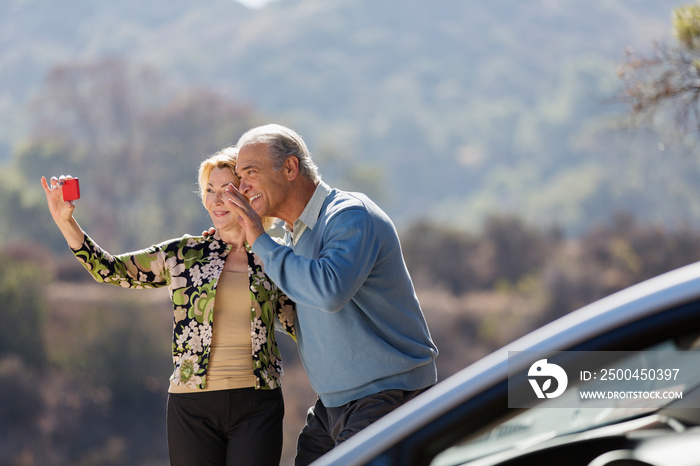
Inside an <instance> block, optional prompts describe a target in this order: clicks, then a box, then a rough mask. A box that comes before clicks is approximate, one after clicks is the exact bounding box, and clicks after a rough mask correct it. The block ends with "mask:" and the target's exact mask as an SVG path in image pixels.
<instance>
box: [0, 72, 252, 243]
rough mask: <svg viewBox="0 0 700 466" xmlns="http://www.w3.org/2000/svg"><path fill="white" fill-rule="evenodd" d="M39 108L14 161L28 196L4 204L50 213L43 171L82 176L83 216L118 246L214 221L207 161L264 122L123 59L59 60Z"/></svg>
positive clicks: (101, 237)
mask: <svg viewBox="0 0 700 466" xmlns="http://www.w3.org/2000/svg"><path fill="white" fill-rule="evenodd" d="M31 110H32V122H33V124H32V131H31V134H30V138H29V141H27V142H26V143H25V144H24V145H23V146H22V147H21V148H19V149H18V150H17V152H16V157H15V160H14V164H13V167H12V169H13V170H15V171H16V172H17V173H18V178H19V179H20V180H21V181H18V182H15V184H14V185H13V188H12V189H14V190H17V191H18V192H20V193H21V195H20V196H19V197H20V199H16V202H15V203H13V204H12V205H11V206H6V207H4V208H3V210H5V211H7V210H11V209H20V210H26V209H30V208H32V207H34V206H37V205H41V207H42V208H43V209H44V211H45V206H44V205H43V204H45V201H44V199H43V192H42V191H41V189H40V188H39V186H38V180H39V178H40V176H42V175H45V176H51V175H61V174H71V175H73V176H78V177H79V178H80V181H81V191H82V193H83V194H84V196H83V197H84V198H83V199H82V200H80V201H78V202H79V203H80V204H79V207H78V209H77V210H76V218H78V220H79V221H80V222H81V224H82V225H83V226H84V227H85V228H86V230H87V231H88V232H89V233H90V234H91V235H93V237H94V238H95V240H96V241H97V242H98V243H101V244H103V245H104V246H105V247H106V248H107V249H109V250H113V251H114V252H122V251H124V250H126V249H129V250H131V249H134V248H141V247H146V246H149V245H150V244H153V243H154V242H157V241H162V240H166V239H169V238H171V237H173V236H180V235H182V234H184V233H195V234H196V233H199V232H201V231H202V229H203V228H206V227H207V226H209V221H208V218H207V215H206V213H205V212H204V211H203V209H202V206H201V200H200V197H199V196H198V194H197V193H196V191H197V188H198V187H197V168H198V166H199V163H200V162H201V160H203V159H204V158H205V157H206V156H207V155H208V154H211V153H213V152H215V151H217V150H219V149H221V148H223V147H225V146H227V145H230V144H231V143H233V142H235V141H236V139H237V138H238V136H239V135H240V134H242V133H243V132H244V131H245V130H247V129H248V128H250V127H252V126H254V125H255V124H256V123H257V119H256V118H255V115H254V113H253V112H252V110H250V109H249V108H248V107H247V106H244V105H241V104H238V103H236V102H233V101H231V100H230V99H227V98H225V97H224V96H222V95H221V94H219V93H217V92H214V91H211V90H209V89H205V88H178V87H176V86H174V85H173V84H172V83H169V82H167V81H165V80H163V79H162V78H161V77H160V76H158V75H157V74H156V73H154V72H153V71H152V70H150V69H149V68H146V67H140V66H137V65H134V64H131V63H128V62H126V61H124V60H119V59H104V60H99V61H96V62H88V63H69V64H64V65H60V66H57V67H55V68H54V69H53V70H51V71H50V72H49V74H48V75H47V78H46V82H45V85H44V88H43V90H42V92H41V93H40V94H39V97H38V98H37V99H36V100H35V101H34V102H33V104H32V106H31ZM27 185H29V186H31V187H32V188H34V189H26V186H27ZM0 221H2V220H0ZM37 221H45V222H50V217H49V216H48V213H47V214H46V215H45V216H43V217H40V218H39V220H37ZM0 226H2V225H0ZM5 227H6V226H5ZM9 228H10V229H11V228H12V227H11V226H10V227H9ZM5 229H7V227H6V228H5ZM27 229H29V230H31V231H42V229H41V228H33V227H31V228H27V227H25V231H26V230H27ZM2 230H3V228H0V231H2ZM41 240H42V241H45V238H41ZM59 243H61V242H60V241H59ZM61 245H62V247H63V246H65V245H63V244H62V243H61Z"/></svg>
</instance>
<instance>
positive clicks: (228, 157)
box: [198, 146, 275, 230]
mask: <svg viewBox="0 0 700 466" xmlns="http://www.w3.org/2000/svg"><path fill="white" fill-rule="evenodd" d="M237 159H238V147H236V146H229V147H226V148H224V149H221V150H220V151H218V152H216V153H214V154H212V155H210V156H209V157H207V158H206V159H205V160H203V161H202V163H201V164H199V173H198V182H199V196H200V197H201V198H202V204H204V199H205V198H206V196H207V184H208V183H209V177H210V176H211V172H212V171H213V170H214V169H215V168H219V169H229V170H231V174H232V175H233V177H234V179H235V180H236V181H237V182H240V179H239V178H238V175H236V160H237ZM262 223H263V227H264V228H265V230H269V229H270V228H272V225H273V224H274V223H275V219H274V218H272V217H263V218H262Z"/></svg>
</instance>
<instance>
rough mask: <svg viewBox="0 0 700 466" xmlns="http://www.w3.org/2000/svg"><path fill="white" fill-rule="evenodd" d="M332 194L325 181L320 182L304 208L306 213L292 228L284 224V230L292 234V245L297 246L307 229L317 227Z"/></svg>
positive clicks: (302, 214)
mask: <svg viewBox="0 0 700 466" xmlns="http://www.w3.org/2000/svg"><path fill="white" fill-rule="evenodd" d="M330 192H331V188H330V186H328V185H327V184H326V183H324V182H323V181H319V183H318V185H317V186H316V190H315V191H314V194H313V196H311V199H309V202H308V203H307V204H306V207H304V211H303V212H302V213H301V215H300V216H299V218H298V219H296V221H295V222H294V224H293V225H292V226H291V227H290V226H289V224H288V223H285V224H284V229H285V230H287V231H288V232H289V233H290V236H291V238H292V244H294V245H296V244H297V241H299V238H301V235H302V233H304V231H305V230H306V229H307V228H310V229H313V227H314V225H316V221H317V220H318V216H319V215H320V213H321V208H322V207H323V203H324V202H325V200H326V197H327V196H328V194H329V193H330Z"/></svg>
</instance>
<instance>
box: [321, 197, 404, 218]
mask: <svg viewBox="0 0 700 466" xmlns="http://www.w3.org/2000/svg"><path fill="white" fill-rule="evenodd" d="M340 214H345V215H358V216H366V217H368V218H369V219H370V220H371V221H372V223H375V222H376V221H377V220H379V221H381V222H382V223H391V220H390V219H389V217H388V215H387V214H386V213H385V212H384V211H383V210H382V209H381V208H380V207H379V206H378V205H377V204H376V203H375V202H374V201H373V200H372V199H370V198H369V197H368V196H367V195H366V194H363V193H359V192H349V191H343V190H340V189H335V188H334V189H332V190H331V192H330V193H329V194H328V197H327V198H326V202H325V205H324V208H323V210H322V213H321V216H326V217H327V218H331V217H335V216H337V215H340Z"/></svg>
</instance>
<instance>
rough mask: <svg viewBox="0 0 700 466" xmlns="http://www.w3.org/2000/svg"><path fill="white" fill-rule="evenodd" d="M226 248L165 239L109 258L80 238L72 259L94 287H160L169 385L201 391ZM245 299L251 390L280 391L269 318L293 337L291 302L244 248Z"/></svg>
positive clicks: (215, 240)
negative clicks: (164, 293) (168, 330)
mask: <svg viewBox="0 0 700 466" xmlns="http://www.w3.org/2000/svg"><path fill="white" fill-rule="evenodd" d="M229 252H231V246H230V245H228V244H226V243H225V242H223V241H222V240H221V237H219V233H218V232H216V233H215V234H214V235H213V236H210V237H206V238H205V237H202V236H189V235H185V236H184V237H182V238H179V239H172V240H169V241H165V242H163V243H160V244H157V245H155V246H151V247H150V248H147V249H143V250H141V251H136V252H130V253H126V254H121V255H118V256H112V255H110V254H109V253H108V252H106V251H104V250H103V249H102V248H100V246H98V245H97V244H96V243H95V242H94V241H92V239H91V238H90V237H88V236H87V235H86V236H85V238H84V240H83V244H82V246H81V247H80V249H77V250H73V253H74V254H75V256H76V257H77V258H78V260H79V261H80V262H81V263H82V264H83V266H84V267H85V268H86V269H87V270H88V272H90V274H91V275H92V276H93V278H94V279H95V280H97V281H98V282H101V283H108V284H111V285H117V286H121V287H124V288H134V289H143V288H158V287H163V286H167V287H168V290H169V292H170V299H171V300H172V303H173V312H174V315H173V364H174V366H175V370H174V372H173V374H172V376H171V377H170V381H171V382H172V383H174V384H177V385H182V386H187V387H191V388H200V389H201V388H205V387H206V378H207V363H208V362H209V354H210V351H211V338H212V330H213V326H214V300H215V298H216V285H217V282H218V280H219V276H220V275H221V272H222V270H223V268H224V261H225V259H226V256H228V254H229ZM246 252H247V254H248V281H249V283H250V292H251V303H252V306H251V309H250V317H251V323H250V331H251V340H252V348H253V374H254V376H255V380H256V384H255V385H256V386H255V388H257V389H272V388H276V387H279V386H280V376H281V375H282V359H281V357H280V352H279V348H278V346H277V342H276V341H275V317H277V318H278V319H279V321H280V323H281V324H282V328H284V330H285V331H287V332H288V333H289V334H290V335H292V337H294V319H295V309H294V303H293V302H292V301H291V300H290V299H289V298H287V296H286V295H285V294H284V293H282V291H281V290H280V289H279V288H277V286H276V285H275V284H274V283H272V281H270V279H269V278H268V277H267V275H265V272H264V270H263V265H262V262H261V261H260V260H259V259H258V258H257V256H255V255H254V254H253V253H252V252H251V250H250V245H249V244H247V243H246Z"/></svg>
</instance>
